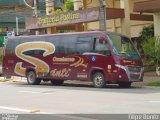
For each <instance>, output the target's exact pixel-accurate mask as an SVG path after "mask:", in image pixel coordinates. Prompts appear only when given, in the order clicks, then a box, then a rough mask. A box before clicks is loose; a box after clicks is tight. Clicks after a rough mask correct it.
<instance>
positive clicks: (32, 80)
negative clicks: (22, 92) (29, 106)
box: [27, 71, 41, 85]
mask: <svg viewBox="0 0 160 120" xmlns="http://www.w3.org/2000/svg"><path fill="white" fill-rule="evenodd" d="M27 82H28V84H29V85H39V84H40V83H41V79H38V78H36V73H35V72H34V71H29V72H28V73H27Z"/></svg>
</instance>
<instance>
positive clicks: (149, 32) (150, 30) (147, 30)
mask: <svg viewBox="0 0 160 120" xmlns="http://www.w3.org/2000/svg"><path fill="white" fill-rule="evenodd" d="M151 37H154V26H153V24H151V25H149V26H144V27H143V29H142V31H141V33H140V36H139V37H138V39H139V40H140V41H141V43H144V42H146V41H148V39H149V38H151Z"/></svg>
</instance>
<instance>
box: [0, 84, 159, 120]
mask: <svg viewBox="0 0 160 120" xmlns="http://www.w3.org/2000/svg"><path fill="white" fill-rule="evenodd" d="M0 91H1V92H0V113H2V114H5V113H10V114H29V115H30V114H31V115H33V114H44V115H46V114H49V115H50V116H52V117H51V118H55V119H56V120H59V119H64V120H68V119H70V120H72V119H74V120H99V119H101V120H103V119H104V120H105V119H106V117H107V116H106V114H133V113H134V114H147V113H150V114H155V113H157V114H160V88H149V87H132V88H128V89H122V88H118V86H107V87H106V88H103V89H98V88H93V87H92V86H91V85H87V84H86V85H79V84H65V85H64V86H52V85H51V84H50V83H42V85H37V86H34V85H27V83H26V82H24V81H18V82H16V81H10V82H0ZM97 114H98V115H97ZM26 116H28V115H26ZM53 116H54V117H53ZM22 117H23V118H24V120H27V119H28V117H29V116H28V117H25V115H23V116H22ZM32 117H33V116H32ZM36 117H38V118H39V119H40V118H41V119H42V117H40V116H36ZM44 117H46V118H44V119H45V120H47V119H48V118H49V117H48V116H44ZM108 117H109V118H108V120H112V119H113V116H109V115H108ZM124 117H126V118H127V117H128V116H127V115H125V116H122V119H123V120H124ZM25 118H26V119H25ZM39 119H37V120H39ZM20 120H21V119H20ZM114 120H116V119H114ZM119 120H121V119H120V118H119Z"/></svg>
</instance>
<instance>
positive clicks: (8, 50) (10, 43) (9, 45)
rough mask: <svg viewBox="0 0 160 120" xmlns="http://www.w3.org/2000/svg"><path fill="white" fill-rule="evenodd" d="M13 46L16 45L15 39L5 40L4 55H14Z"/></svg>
mask: <svg viewBox="0 0 160 120" xmlns="http://www.w3.org/2000/svg"><path fill="white" fill-rule="evenodd" d="M15 46H16V41H14V40H9V41H8V42H7V45H6V52H5V54H6V56H12V55H15V51H14V50H15Z"/></svg>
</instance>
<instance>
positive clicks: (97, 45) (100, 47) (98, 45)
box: [93, 37, 111, 56]
mask: <svg viewBox="0 0 160 120" xmlns="http://www.w3.org/2000/svg"><path fill="white" fill-rule="evenodd" d="M93 48H94V49H93V50H94V51H95V52H97V53H100V54H103V55H106V56H110V55H111V52H110V50H109V49H108V43H107V41H106V40H105V38H103V37H96V38H94V45H93Z"/></svg>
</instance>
